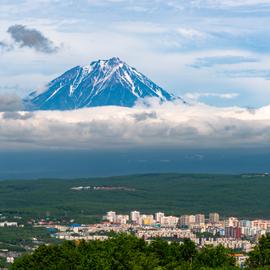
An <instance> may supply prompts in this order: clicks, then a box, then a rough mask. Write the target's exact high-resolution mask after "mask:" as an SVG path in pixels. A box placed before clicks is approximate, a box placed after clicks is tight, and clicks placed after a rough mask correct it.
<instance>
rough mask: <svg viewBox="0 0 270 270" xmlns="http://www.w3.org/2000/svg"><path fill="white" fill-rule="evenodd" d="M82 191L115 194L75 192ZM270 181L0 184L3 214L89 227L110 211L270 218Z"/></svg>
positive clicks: (199, 178) (211, 178)
mask: <svg viewBox="0 0 270 270" xmlns="http://www.w3.org/2000/svg"><path fill="white" fill-rule="evenodd" d="M78 186H84V187H85V186H91V187H93V186H112V187H114V188H118V187H123V189H119V190H117V189H115V190H93V189H90V190H82V191H74V190H71V188H72V187H78ZM269 205H270V177H269V176H262V175H200V174H196V175H193V174H190V175H183V174H151V175H135V176H121V177H109V178H90V179H74V180H57V179H41V180H16V181H15V180H14V181H13V180H7V181H0V213H3V214H5V215H17V214H18V215H21V216H23V217H44V216H46V215H50V216H57V217H59V216H61V217H65V216H66V217H68V218H75V219H76V220H77V221H79V222H89V221H93V220H95V219H97V218H100V217H101V216H102V215H104V214H105V212H106V211H109V210H115V211H119V212H123V213H128V212H129V211H130V210H134V209H137V210H140V211H143V212H146V213H152V212H155V211H164V212H166V213H167V214H174V215H181V214H189V213H190V214H191V213H198V212H204V213H206V214H207V213H208V212H211V211H215V212H216V211H217V212H220V214H221V215H223V216H228V215H230V216H231V215H236V216H239V217H243V218H255V217H261V218H270V209H269Z"/></svg>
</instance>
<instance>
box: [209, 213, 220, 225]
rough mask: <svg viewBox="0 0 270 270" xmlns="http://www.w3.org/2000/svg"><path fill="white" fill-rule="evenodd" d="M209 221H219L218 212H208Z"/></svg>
mask: <svg viewBox="0 0 270 270" xmlns="http://www.w3.org/2000/svg"><path fill="white" fill-rule="evenodd" d="M209 222H210V223H219V214H218V213H210V214H209Z"/></svg>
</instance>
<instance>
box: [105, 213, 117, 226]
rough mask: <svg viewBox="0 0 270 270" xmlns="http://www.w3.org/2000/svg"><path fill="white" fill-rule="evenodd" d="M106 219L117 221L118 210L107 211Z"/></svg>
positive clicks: (112, 221)
mask: <svg viewBox="0 0 270 270" xmlns="http://www.w3.org/2000/svg"><path fill="white" fill-rule="evenodd" d="M106 219H107V220H108V221H109V222H111V223H115V222H116V212H113V211H110V212H107V215H106Z"/></svg>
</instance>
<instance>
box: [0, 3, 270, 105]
mask: <svg viewBox="0 0 270 270" xmlns="http://www.w3.org/2000/svg"><path fill="white" fill-rule="evenodd" d="M269 23H270V1H269V0H268V1H267V0H239V1H237V0H235V1H233V0H190V1H187V0H186V1H184V0H168V1H165V0H164V1H161V0H148V1H146V0H136V1H135V0H76V1H75V0H66V1H62V0H35V1H32V0H0V66H1V69H0V82H1V84H0V93H1V94H6V93H9V94H11V93H16V94H18V95H20V96H24V95H26V94H27V93H29V92H30V91H31V90H33V89H42V87H43V86H44V85H45V83H46V82H48V81H50V80H51V79H53V78H55V77H56V76H58V75H59V74H61V73H62V72H64V71H65V70H66V69H68V68H71V67H73V66H76V65H78V64H87V63H88V62H91V61H93V60H96V59H106V58H109V57H111V56H119V57H120V58H121V59H122V60H124V61H126V62H127V63H129V64H130V65H132V66H135V67H136V68H137V69H138V70H140V71H141V72H143V73H144V74H146V75H147V76H149V77H150V78H151V79H152V80H153V81H155V82H156V83H158V84H159V85H161V86H162V87H163V88H165V89H166V90H168V91H171V92H174V93H175V94H178V95H180V96H182V97H184V98H186V99H193V100H199V101H202V102H206V103H208V104H211V105H216V106H233V105H235V106H242V107H261V106H265V105H268V104H270V32H269ZM15 25H19V26H24V29H26V30H35V31H36V32H35V33H39V34H40V35H39V37H41V43H39V44H38V45H36V44H31V46H30V45H29V43H28V44H26V43H24V44H22V42H21V41H18V40H16V39H15V38H14V36H12V33H13V32H11V31H10V30H9V31H8V29H14V28H12V26H15ZM42 42H43V43H42ZM44 46H45V47H44Z"/></svg>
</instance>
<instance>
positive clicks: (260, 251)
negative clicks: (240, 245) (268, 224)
mask: <svg viewBox="0 0 270 270" xmlns="http://www.w3.org/2000/svg"><path fill="white" fill-rule="evenodd" d="M248 265H249V266H250V267H251V268H256V267H269V269H270V234H267V235H263V236H262V237H261V238H260V240H259V244H258V245H257V246H256V247H255V249H254V250H253V251H251V252H250V253H249V259H248Z"/></svg>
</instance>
